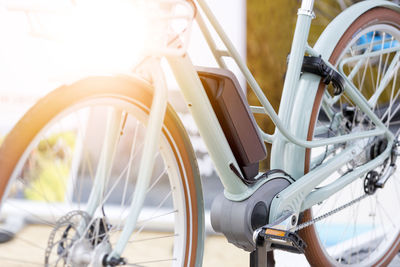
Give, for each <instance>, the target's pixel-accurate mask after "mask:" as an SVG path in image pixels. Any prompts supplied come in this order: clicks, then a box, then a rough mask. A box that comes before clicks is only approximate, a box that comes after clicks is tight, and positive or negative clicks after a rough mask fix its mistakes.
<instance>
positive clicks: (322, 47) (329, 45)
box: [314, 0, 400, 59]
mask: <svg viewBox="0 0 400 267" xmlns="http://www.w3.org/2000/svg"><path fill="white" fill-rule="evenodd" d="M375 7H386V8H390V9H393V10H396V11H398V12H400V6H399V5H397V4H394V3H392V2H388V1H382V0H369V1H362V2H359V3H357V4H355V5H352V6H350V7H349V8H347V9H346V10H344V11H343V12H342V13H340V14H339V15H338V16H337V17H336V18H335V19H334V20H333V21H332V22H331V23H330V24H329V25H328V26H327V27H326V28H325V30H324V31H323V32H322V34H321V36H320V37H319V38H318V41H317V43H316V44H315V46H314V49H315V50H316V51H318V52H319V53H320V54H321V56H322V58H324V59H329V57H330V55H331V53H332V51H333V49H334V48H335V46H336V44H337V43H338V42H339V40H340V38H341V37H342V35H343V34H344V32H345V31H346V30H347V29H348V28H349V27H350V25H351V24H353V22H354V21H355V20H356V19H357V18H358V17H359V16H361V15H362V14H364V13H365V12H367V11H368V10H370V9H372V8H375Z"/></svg>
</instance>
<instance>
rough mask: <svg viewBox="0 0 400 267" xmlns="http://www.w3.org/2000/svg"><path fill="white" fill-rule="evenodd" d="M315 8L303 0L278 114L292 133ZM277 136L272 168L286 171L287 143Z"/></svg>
mask: <svg viewBox="0 0 400 267" xmlns="http://www.w3.org/2000/svg"><path fill="white" fill-rule="evenodd" d="M313 6H314V0H303V1H302V3H301V7H300V9H299V10H298V12H297V15H298V16H297V22H296V28H295V32H294V37H293V42H292V46H291V50H290V55H289V63H288V68H287V72H286V76H285V83H284V87H283V91H282V98H281V103H280V107H279V114H278V115H279V118H280V119H281V121H282V123H283V126H284V127H285V128H286V129H287V130H288V131H290V118H291V115H292V107H293V105H294V99H295V97H296V91H297V87H298V84H299V77H300V73H301V66H302V63H303V57H304V53H305V50H306V45H307V38H308V34H309V31H310V26H311V21H312V19H313V17H314V13H313ZM275 135H276V137H275V141H274V143H273V145H272V151H271V168H276V169H283V170H285V169H286V167H285V165H284V163H285V162H286V161H285V153H284V151H285V147H286V144H287V141H286V139H285V138H284V137H283V135H282V134H281V133H280V132H279V131H278V130H276V133H275Z"/></svg>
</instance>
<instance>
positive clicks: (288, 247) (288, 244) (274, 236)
mask: <svg viewBox="0 0 400 267" xmlns="http://www.w3.org/2000/svg"><path fill="white" fill-rule="evenodd" d="M256 242H257V246H258V245H261V244H262V243H264V242H266V243H267V247H268V245H269V247H270V248H272V249H280V250H285V251H288V252H292V253H298V254H302V253H304V249H305V248H306V247H307V244H306V243H305V242H304V240H303V239H301V237H300V236H299V235H298V234H297V233H295V232H290V231H284V230H279V229H274V228H269V227H261V228H260V230H259V231H258V233H257V237H256ZM260 242H262V243H260Z"/></svg>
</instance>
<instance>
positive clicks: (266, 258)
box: [250, 242, 275, 267]
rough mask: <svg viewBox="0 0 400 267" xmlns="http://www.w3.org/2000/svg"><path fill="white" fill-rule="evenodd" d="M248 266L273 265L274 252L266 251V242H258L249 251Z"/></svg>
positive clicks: (270, 266)
mask: <svg viewBox="0 0 400 267" xmlns="http://www.w3.org/2000/svg"><path fill="white" fill-rule="evenodd" d="M250 267H275V259H274V252H273V251H272V250H270V251H267V242H260V243H259V244H257V247H256V250H254V251H253V252H251V253H250Z"/></svg>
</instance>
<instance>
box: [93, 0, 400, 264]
mask: <svg viewBox="0 0 400 267" xmlns="http://www.w3.org/2000/svg"><path fill="white" fill-rule="evenodd" d="M196 2H197V4H198V6H199V7H200V8H201V9H202V10H203V12H204V14H205V16H206V17H207V19H208V20H209V22H210V23H211V25H212V27H213V28H214V30H215V31H216V32H217V34H218V35H219V37H220V39H221V40H222V42H223V43H224V45H225V47H226V50H223V51H222V50H219V49H218V48H217V46H216V44H215V41H214V40H213V38H212V37H211V33H210V31H209V30H208V28H207V27H206V23H205V21H204V20H203V18H202V16H201V14H200V12H198V13H197V16H196V20H197V23H198V24H199V26H200V29H201V31H202V33H203V35H204V37H205V38H206V40H207V42H208V45H209V47H210V49H211V51H212V53H213V55H214V57H215V59H216V61H217V63H218V64H219V65H220V67H221V68H226V65H225V63H224V60H223V58H224V57H231V58H233V59H234V60H235V62H236V64H237V65H238V66H239V68H240V70H241V71H242V73H243V74H244V76H245V78H246V80H247V82H248V84H249V85H250V87H251V89H252V90H253V91H254V93H255V94H256V96H257V97H258V99H259V101H260V103H261V104H262V106H253V107H251V110H252V111H253V113H263V114H266V115H268V116H269V117H270V118H271V119H272V121H273V122H274V124H275V125H276V131H275V134H274V135H268V134H266V133H264V132H262V130H261V129H260V133H261V136H262V137H263V138H264V140H265V141H266V142H269V143H272V151H271V155H270V158H271V168H272V169H276V168H279V169H283V170H285V171H286V172H287V173H289V174H291V176H292V177H293V178H294V179H295V182H294V183H292V184H291V185H290V186H289V187H287V188H286V189H285V190H283V191H282V192H281V193H280V194H279V195H280V197H279V198H277V197H275V199H274V200H273V202H272V204H271V211H270V222H273V221H274V220H276V219H278V218H279V217H280V216H281V215H282V214H283V213H284V212H288V211H289V212H290V213H294V214H298V213H299V212H301V211H304V210H306V209H308V208H310V207H312V206H313V205H315V204H316V203H318V202H321V201H323V200H324V199H326V198H328V197H329V196H331V195H332V194H334V193H335V192H337V191H338V190H340V189H341V188H343V187H344V186H346V185H348V184H350V183H351V182H352V181H354V180H355V179H357V178H358V177H360V176H361V175H364V174H365V173H367V172H368V171H370V170H371V169H373V168H375V167H377V166H379V165H381V164H382V163H383V162H384V160H385V159H387V158H388V157H389V156H390V153H391V147H392V144H393V141H394V136H393V134H392V133H391V132H390V131H389V130H388V129H387V128H386V126H385V125H384V124H383V123H382V122H381V121H380V120H379V118H378V117H377V116H376V115H375V114H374V112H373V111H372V110H371V108H370V103H369V101H370V102H371V101H373V98H375V99H376V98H377V97H378V96H379V95H374V96H373V97H372V98H371V99H370V100H368V99H365V98H364V97H363V96H362V95H361V94H360V93H359V92H358V90H357V88H356V87H355V86H354V85H353V84H352V82H351V81H350V80H349V79H346V88H345V92H346V94H347V95H348V96H349V98H350V99H351V100H352V101H353V102H354V103H355V104H356V105H357V106H358V107H359V108H360V109H361V110H362V111H363V112H364V113H365V114H366V115H367V116H368V117H369V118H370V119H371V120H372V121H373V123H374V124H375V125H376V129H374V130H369V131H365V132H362V133H351V134H347V135H343V136H337V137H332V138H327V139H323V140H315V141H307V133H308V126H309V122H310V116H311V112H312V107H313V103H314V98H315V95H316V92H317V89H318V86H319V83H320V77H319V76H316V75H313V74H303V75H301V77H300V72H301V66H302V62H303V56H304V54H305V53H306V52H307V53H308V54H311V55H314V56H321V57H322V58H323V59H325V60H326V61H327V59H328V58H329V55H330V53H331V52H332V51H333V49H334V47H335V45H336V44H337V42H338V41H339V38H340V37H341V36H342V34H343V33H344V31H345V30H346V29H347V28H348V27H349V26H350V25H351V23H352V22H353V21H354V20H355V19H356V18H357V17H359V15H361V14H362V13H364V12H366V11H368V10H369V9H371V8H374V7H377V6H384V7H387V8H392V9H397V10H399V11H400V7H399V6H398V5H395V4H392V3H389V2H386V1H380V0H376V1H364V2H362V3H359V4H358V5H356V7H355V6H353V7H350V8H349V9H347V10H346V11H345V12H343V13H342V14H341V15H340V16H339V17H338V19H336V20H335V21H334V22H333V23H331V24H330V25H329V26H328V27H327V29H326V30H325V31H324V33H323V34H322V35H321V37H320V39H319V41H318V42H317V44H316V45H315V47H314V48H311V47H310V46H308V44H307V38H308V33H309V29H310V25H311V21H312V19H313V11H312V10H313V4H314V1H313V0H303V1H302V4H301V8H300V9H299V12H298V19H297V24H296V29H295V33H294V37H293V43H292V48H291V53H290V58H289V63H288V69H287V73H286V78H285V83H284V88H283V94H282V99H281V103H280V110H279V115H278V114H276V112H275V111H274V109H273V107H272V105H271V104H270V102H269V101H268V99H267V98H266V96H265V95H264V93H263V92H262V90H261V88H260V87H259V85H258V84H257V82H256V80H255V79H254V77H253V76H252V74H251V73H250V71H249V69H248V68H247V66H246V64H245V63H244V62H243V61H242V60H241V58H240V56H239V54H238V52H237V51H236V50H235V48H234V46H233V45H232V43H231V42H230V40H229V39H228V37H227V36H226V34H225V33H224V31H223V29H222V27H221V26H220V25H219V23H218V22H217V20H216V18H215V17H214V15H213V14H212V12H211V10H210V9H209V7H208V6H207V5H206V3H205V1H204V0H197V1H196ZM395 50H396V51H397V56H399V55H400V49H399V48H395ZM378 53H379V51H378ZM166 58H167V60H168V62H169V64H170V66H171V69H172V71H173V73H174V75H175V77H176V80H177V81H178V84H179V86H180V89H181V91H182V93H183V95H184V98H185V101H186V104H187V106H188V108H189V110H190V112H191V114H192V116H193V118H194V120H195V122H196V124H197V127H198V129H199V132H200V135H201V136H202V138H203V140H204V142H205V144H206V146H207V148H208V152H209V154H210V157H211V158H212V160H213V162H214V164H215V167H216V170H217V173H218V176H219V178H220V179H221V182H222V184H223V186H224V189H225V191H224V194H225V196H226V198H228V199H230V200H232V201H242V200H244V199H246V198H248V197H249V196H251V195H252V194H253V193H254V192H255V191H256V190H257V189H258V188H259V187H260V186H261V185H262V184H264V183H265V182H267V181H268V179H260V181H259V182H257V183H256V184H255V185H252V186H247V185H245V184H244V183H243V182H242V181H241V180H240V179H239V178H238V177H237V176H236V174H235V173H233V171H232V170H231V168H230V167H229V165H230V164H234V165H235V166H236V167H237V166H238V165H237V162H236V160H235V157H234V156H233V153H232V151H231V149H230V147H229V144H228V142H227V140H226V138H225V136H224V133H223V131H222V128H221V126H220V124H219V122H218V119H217V117H216V115H215V113H214V111H213V109H212V106H211V104H210V102H209V100H208V97H207V95H206V93H205V91H204V88H203V86H202V84H201V82H200V79H199V77H198V75H197V72H196V70H195V68H194V66H193V64H192V62H191V61H190V59H189V57H188V56H187V55H186V54H185V55H183V56H182V55H168V56H166ZM154 66H155V67H154ZM332 67H333V66H332ZM339 69H340V68H339ZM339 71H340V70H339ZM152 76H153V81H154V99H153V103H152V109H151V112H150V119H149V122H148V128H147V134H146V139H145V144H144V151H145V153H144V154H143V156H142V159H141V166H140V171H139V177H138V182H137V183H138V184H137V186H136V188H135V193H134V199H133V201H132V204H131V209H130V214H129V216H128V219H127V222H126V223H125V226H124V229H123V233H122V235H121V238H120V240H119V241H118V243H117V245H116V246H115V248H114V251H113V253H112V254H110V257H112V256H116V255H121V253H122V251H123V249H124V247H125V244H126V242H127V241H128V238H129V236H130V234H131V233H132V232H133V229H134V228H135V222H136V220H137V217H138V214H139V211H140V207H141V206H142V204H143V198H144V196H143V194H144V192H145V191H146V188H147V186H148V181H149V178H150V175H151V171H152V168H153V164H154V156H153V155H154V151H155V149H156V148H157V147H158V136H159V135H160V132H161V126H162V121H163V118H164V113H165V107H166V104H167V97H166V90H167V89H166V86H165V82H164V80H163V73H162V69H160V68H159V66H157V63H155V64H154V65H153V68H152ZM299 77H300V78H299ZM380 92H381V91H380ZM380 92H379V90H377V94H380ZM323 101H327V102H329V101H334V99H333V100H332V99H329V98H328V96H325V98H324V100H323ZM115 121H116V122H115V123H119V121H118V120H115ZM110 129H114V131H118V127H110ZM112 131H113V130H110V133H109V136H110V138H109V140H107V139H106V140H105V143H107V142H111V141H110V140H112V139H113V138H115V136H116V135H115V133H113V132H112ZM382 135H384V136H385V137H386V138H387V139H388V141H389V143H388V145H387V148H386V149H385V151H384V152H383V153H382V154H380V155H379V156H378V157H377V158H375V159H373V160H371V161H370V162H368V163H366V164H364V165H363V166H361V167H358V168H357V169H355V170H354V171H352V172H349V173H348V174H346V175H344V176H343V177H341V178H340V179H338V180H337V181H335V182H333V183H331V184H329V185H327V186H325V187H322V188H319V189H315V187H316V186H317V185H319V184H320V183H321V182H322V181H324V179H326V178H327V177H328V176H329V175H330V174H331V173H332V172H334V171H335V170H338V169H340V168H341V167H342V166H343V165H344V164H346V163H348V162H349V161H351V160H352V158H353V156H354V155H356V154H358V153H360V150H361V148H359V147H357V146H356V145H353V146H349V147H347V148H346V149H345V150H344V151H342V152H341V153H340V154H339V155H336V156H335V157H333V158H332V159H330V160H329V161H328V162H326V163H324V164H322V165H320V166H318V167H316V168H314V169H313V170H312V171H310V172H309V173H307V174H305V175H304V163H305V151H306V148H314V147H320V146H326V145H329V144H337V143H344V142H347V141H350V140H355V139H360V138H366V137H373V136H382ZM111 146H112V145H111ZM108 151H109V152H105V154H107V153H108V154H112V148H111V149H108ZM102 154H103V153H102ZM108 159H110V158H108ZM237 169H238V170H239V168H237ZM105 172H106V171H105ZM101 180H102V178H101V177H100V178H96V183H95V184H98V183H97V181H101ZM103 182H104V181H103ZM99 184H102V183H99ZM98 186H99V185H98ZM100 186H101V185H100ZM98 204H99V203H98V200H96V199H95V197H93V200H92V196H91V198H90V200H89V205H88V206H89V207H91V206H97V205H98Z"/></svg>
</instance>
